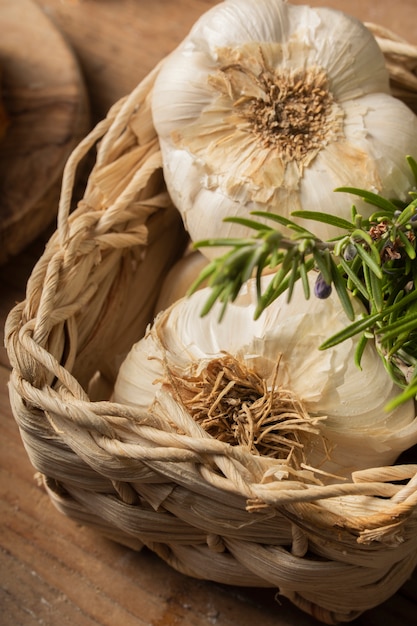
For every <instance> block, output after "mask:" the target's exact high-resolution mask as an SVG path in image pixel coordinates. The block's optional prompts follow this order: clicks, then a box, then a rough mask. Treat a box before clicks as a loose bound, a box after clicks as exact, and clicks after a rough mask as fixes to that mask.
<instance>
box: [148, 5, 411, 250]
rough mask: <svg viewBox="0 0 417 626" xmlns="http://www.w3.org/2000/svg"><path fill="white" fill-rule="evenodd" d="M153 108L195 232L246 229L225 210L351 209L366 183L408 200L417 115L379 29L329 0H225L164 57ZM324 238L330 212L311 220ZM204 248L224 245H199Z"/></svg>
mask: <svg viewBox="0 0 417 626" xmlns="http://www.w3.org/2000/svg"><path fill="white" fill-rule="evenodd" d="M152 114H153V120H154V124H155V128H156V130H157V133H158V135H159V139H160V145H161V149H162V154H163V166H164V175H165V179H166V182H167V186H168V190H169V193H170V195H171V197H172V199H173V201H174V203H175V205H176V206H177V208H178V209H179V211H180V212H181V214H182V216H183V220H184V223H185V227H186V229H187V230H188V232H189V233H190V235H191V238H192V239H193V240H194V241H197V240H201V239H209V238H216V237H220V236H221V237H227V236H230V237H244V236H247V234H248V231H247V230H246V229H245V228H244V227H243V226H241V225H236V224H229V223H224V222H223V220H224V218H226V217H235V216H243V217H248V215H249V213H250V212H251V211H253V210H260V211H269V212H276V213H279V214H281V215H284V216H285V217H289V216H290V215H291V213H292V212H293V211H295V210H297V211H299V210H303V209H308V210H318V211H321V212H329V213H333V214H336V215H339V216H341V217H345V218H346V219H350V217H351V204H352V203H355V204H356V206H357V208H358V210H359V212H361V213H362V214H363V215H364V216H365V217H369V215H370V213H372V208H371V207H370V206H369V205H366V204H365V203H363V202H362V201H361V200H359V199H358V198H357V197H355V198H353V196H349V195H347V194H341V193H334V189H335V188H337V187H340V186H351V187H357V188H358V187H359V188H363V189H366V190H368V191H372V192H374V193H379V194H381V195H384V196H388V197H391V196H393V197H396V198H399V199H402V200H404V199H405V197H406V194H407V193H408V191H409V190H410V188H412V185H413V178H412V173H411V172H410V169H409V167H408V165H407V162H406V159H405V157H406V155H411V156H414V157H417V118H416V116H415V115H414V113H412V111H411V110H410V109H409V108H408V107H407V106H406V105H405V104H403V103H402V102H401V101H400V100H398V99H396V98H394V97H393V96H391V95H390V89H389V75H388V72H387V70H386V67H385V60H384V57H383V54H382V52H381V50H380V48H379V46H378V44H377V43H376V41H375V39H374V37H373V35H372V34H371V33H370V32H369V31H368V30H367V29H366V27H365V26H364V25H363V24H362V23H360V22H359V21H357V20H355V19H354V18H351V17H349V16H347V15H345V14H343V13H341V12H339V11H336V10H332V9H319V8H310V7H306V6H299V5H297V6H294V5H291V4H288V3H286V2H283V1H282V0H226V1H225V2H222V3H220V4H218V5H216V6H215V7H213V8H212V9H211V10H209V11H208V12H207V13H206V14H204V15H202V17H201V18H200V19H199V20H198V21H197V22H196V24H195V25H194V27H193V28H192V30H191V32H190V33H189V35H188V36H187V37H186V38H185V40H184V41H183V42H182V43H181V44H180V46H179V47H178V48H177V49H176V50H174V52H173V53H172V54H171V55H170V56H169V57H168V58H167V59H166V60H165V61H164V63H163V65H162V67H161V70H160V72H159V75H158V77H157V80H156V83H155V86H154V89H153V94H152ZM306 225H307V227H308V228H310V229H312V230H313V231H314V233H315V234H316V235H317V236H318V237H320V238H322V239H329V238H330V237H332V236H334V235H336V234H337V231H336V230H335V228H334V227H330V226H328V225H327V224H322V223H316V222H315V223H314V224H312V222H311V221H309V222H308V223H306ZM203 253H204V254H207V256H209V257H210V258H212V257H213V256H218V250H216V249H213V248H205V249H204V250H203Z"/></svg>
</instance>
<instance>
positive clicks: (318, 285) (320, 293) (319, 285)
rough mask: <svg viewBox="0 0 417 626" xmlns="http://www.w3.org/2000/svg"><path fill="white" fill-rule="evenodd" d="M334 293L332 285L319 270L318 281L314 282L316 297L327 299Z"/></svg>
mask: <svg viewBox="0 0 417 626" xmlns="http://www.w3.org/2000/svg"><path fill="white" fill-rule="evenodd" d="M331 293H332V286H331V285H329V284H328V283H326V281H325V280H324V278H323V276H322V273H321V272H319V274H318V276H317V278H316V282H315V284H314V295H315V296H316V298H320V300H325V299H326V298H328V297H329V296H330V294H331Z"/></svg>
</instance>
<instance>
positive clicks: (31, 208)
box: [0, 0, 89, 263]
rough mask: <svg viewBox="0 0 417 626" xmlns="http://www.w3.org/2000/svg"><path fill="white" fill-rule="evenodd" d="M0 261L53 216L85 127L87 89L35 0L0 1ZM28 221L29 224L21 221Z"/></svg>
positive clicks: (20, 247)
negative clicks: (0, 108)
mask: <svg viewBox="0 0 417 626" xmlns="http://www.w3.org/2000/svg"><path fill="white" fill-rule="evenodd" d="M0 22H1V27H2V34H1V38H0V68H1V91H2V96H3V102H4V108H5V110H6V112H7V116H8V119H9V126H8V128H7V131H6V133H5V135H4V137H3V138H2V140H1V141H0V263H4V262H5V261H6V260H7V259H8V258H10V257H11V256H13V255H15V254H16V253H18V252H20V251H21V250H23V248H24V247H25V246H26V245H27V244H28V243H29V242H30V241H33V239H34V238H35V237H36V235H39V234H40V233H41V232H42V231H44V230H45V228H46V227H47V226H48V225H49V224H50V223H51V222H52V221H53V220H54V217H55V213H56V205H57V202H58V200H59V193H60V181H61V174H62V168H63V166H64V164H65V162H66V160H67V158H68V156H69V155H70V154H71V152H72V150H73V149H74V148H75V146H76V145H77V144H78V143H79V141H80V140H81V138H82V137H83V136H84V135H85V133H86V132H87V129H88V123H89V113H88V102H87V94H86V89H85V86H84V80H83V77H82V74H81V70H80V68H79V66H78V63H77V60H76V58H75V55H74V53H73V51H72V48H71V46H70V45H69V44H68V43H66V41H65V39H64V38H63V37H62V35H61V33H60V31H59V29H57V28H56V27H55V26H54V24H53V22H51V20H49V19H48V18H47V17H46V16H45V14H44V12H43V11H42V10H41V9H40V8H39V7H38V6H37V4H35V3H34V2H32V0H19V2H15V1H14V0H0ZM25 220H28V221H30V228H28V226H27V224H26V225H25V224H24V223H23V222H24V221H25Z"/></svg>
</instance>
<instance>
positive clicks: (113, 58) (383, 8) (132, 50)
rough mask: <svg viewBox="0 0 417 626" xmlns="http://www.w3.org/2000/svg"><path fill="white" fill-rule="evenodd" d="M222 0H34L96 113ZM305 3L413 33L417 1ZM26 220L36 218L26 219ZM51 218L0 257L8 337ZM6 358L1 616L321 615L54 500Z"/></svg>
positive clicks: (392, 621) (412, 594)
mask: <svg viewBox="0 0 417 626" xmlns="http://www.w3.org/2000/svg"><path fill="white" fill-rule="evenodd" d="M2 1H4V0H0V5H1V2H2ZM12 1H13V0H12ZM293 1H294V4H304V3H305V2H300V1H299V0H293ZM18 2H20V0H18ZM214 4H216V2H214V1H213V0H152V2H145V1H143V0H37V5H38V7H39V8H40V9H41V10H42V12H43V13H44V15H45V16H46V17H47V18H48V19H50V20H51V21H52V23H53V24H55V26H56V27H57V28H58V30H59V31H60V32H61V33H62V35H63V36H64V38H65V39H66V41H67V43H68V45H69V46H71V48H72V50H73V52H74V54H75V56H76V58H77V59H78V62H79V64H80V67H81V69H82V72H83V75H84V78H85V82H86V85H87V88H88V98H89V101H90V105H91V123H92V124H95V123H96V122H98V121H99V120H100V119H102V118H103V117H104V116H105V115H106V113H107V111H108V109H109V107H110V106H111V105H112V104H113V103H114V102H116V101H117V100H118V99H119V98H121V97H122V96H124V95H126V94H127V93H129V92H130V91H131V90H132V89H133V87H134V86H135V85H136V84H137V83H138V82H139V81H140V80H141V79H142V78H143V77H144V76H145V75H146V74H147V73H148V72H149V71H150V70H151V69H152V68H153V67H154V66H155V64H156V63H157V62H158V61H159V60H160V59H161V58H163V57H164V56H165V55H166V54H168V53H169V52H170V50H172V49H173V47H174V46H175V45H176V44H177V43H179V42H180V40H181V39H182V37H183V36H184V35H185V34H186V32H187V31H188V30H189V28H190V26H191V25H192V24H193V22H194V21H195V20H196V19H197V18H198V16H199V15H200V14H201V13H203V12H204V11H206V10H207V9H209V8H210V7H211V6H212V5H214ZM308 4H310V5H315V6H320V5H326V6H329V7H334V8H338V9H342V10H345V11H346V12H348V13H350V14H351V15H354V16H356V17H357V18H359V19H361V20H363V21H373V22H377V23H379V24H381V25H383V26H387V27H388V28H391V29H392V30H394V31H395V32H396V33H398V34H399V35H401V36H403V37H404V38H405V39H407V40H408V41H410V42H413V43H416V44H417V19H416V18H417V5H416V3H415V0H398V1H397V2H396V3H392V2H391V1H390V0H378V2H370V1H367V0H327V1H318V0H310V2H308ZM26 19H29V14H27V15H26ZM2 26H3V25H2V24H0V27H2ZM34 27H35V26H34ZM80 184H81V185H82V181H81V183H80ZM26 226H27V227H28V228H30V223H28V224H26ZM51 229H53V225H52V226H51V227H49V228H48V230H46V231H45V232H43V233H42V234H41V235H40V236H39V237H38V238H37V240H36V241H34V242H33V243H32V244H31V245H30V246H28V247H26V248H25V249H24V250H23V251H22V252H21V253H20V254H18V255H17V256H15V257H14V258H13V259H12V260H11V261H9V262H8V263H6V264H5V265H3V266H2V267H0V321H1V324H0V335H1V337H2V336H3V327H4V321H5V318H6V315H7V313H8V311H9V310H10V309H11V307H12V306H13V304H14V303H15V302H16V301H19V300H22V299H23V298H24V293H25V284H26V281H27V278H28V276H29V275H30V272H31V269H32V267H33V265H34V263H35V262H36V260H37V258H39V256H40V255H41V254H42V252H43V248H44V245H45V243H46V242H47V240H48V238H49V235H50V232H51ZM9 369H10V366H9V363H8V359H7V355H6V352H5V350H4V348H1V350H0V416H1V421H0V424H1V433H0V494H1V496H0V510H1V513H0V623H1V625H2V626H16V625H20V626H35V624H43V625H46V626H58V624H59V626H61V625H65V624H68V625H71V626H73V625H75V624H76V625H77V626H120V625H121V624H123V626H130V625H132V626H133V625H135V626H140V625H143V626H177V625H178V626H179V625H181V626H205V625H211V624H214V625H218V626H237V625H239V626H252V624H253V623H262V625H263V626H317V625H318V624H319V623H318V622H317V621H316V620H314V619H313V618H312V617H309V616H307V615H304V614H303V613H301V612H300V611H298V610H297V609H295V608H294V607H292V606H291V605H290V604H289V603H288V602H287V601H286V600H285V599H275V592H274V590H265V591H262V590H251V589H236V588H233V587H230V588H229V587H225V586H221V585H217V584H212V583H209V582H205V581H199V580H194V579H189V578H186V577H184V576H182V575H181V574H179V573H177V572H175V571H173V570H171V569H170V568H169V567H168V566H167V565H166V564H165V563H163V562H161V561H160V560H159V559H158V557H156V556H155V555H154V554H151V553H150V552H148V551H147V550H143V551H141V552H133V551H131V550H129V549H127V548H125V547H122V546H119V545H116V544H113V543H111V542H109V541H107V540H105V539H103V538H101V537H100V536H97V535H96V534H95V533H93V532H91V531H90V530H88V529H86V528H84V527H81V526H79V525H77V524H75V523H74V522H73V521H71V520H69V519H67V518H66V517H64V516H63V515H61V514H60V513H59V512H58V511H56V510H55V508H54V507H53V506H52V504H51V503H50V501H49V498H48V497H47V496H46V494H45V492H44V491H43V489H42V488H41V487H40V486H39V484H38V482H37V480H36V477H35V476H34V470H33V468H32V467H31V465H30V463H29V461H28V459H27V456H26V453H25V450H24V448H23V445H22V443H21V440H20V437H19V434H18V432H17V427H16V424H15V422H14V420H13V417H12V414H11V411H10V407H9V401H8V395H7V380H8V375H9ZM416 589H417V573H415V574H414V577H413V578H412V579H411V580H410V581H409V582H408V583H407V584H406V585H404V587H403V588H402V589H401V590H400V591H399V592H398V593H397V594H396V595H395V596H394V597H393V598H391V599H390V600H389V601H387V602H386V603H384V605H382V606H380V607H377V608H376V609H374V610H372V611H368V612H367V613H366V614H364V615H363V616H361V617H360V618H359V619H358V620H356V621H355V622H353V623H352V624H353V625H354V626H383V625H385V624H389V625H390V626H411V625H412V624H415V623H416V614H417V591H416ZM346 593H347V594H348V593H349V589H346Z"/></svg>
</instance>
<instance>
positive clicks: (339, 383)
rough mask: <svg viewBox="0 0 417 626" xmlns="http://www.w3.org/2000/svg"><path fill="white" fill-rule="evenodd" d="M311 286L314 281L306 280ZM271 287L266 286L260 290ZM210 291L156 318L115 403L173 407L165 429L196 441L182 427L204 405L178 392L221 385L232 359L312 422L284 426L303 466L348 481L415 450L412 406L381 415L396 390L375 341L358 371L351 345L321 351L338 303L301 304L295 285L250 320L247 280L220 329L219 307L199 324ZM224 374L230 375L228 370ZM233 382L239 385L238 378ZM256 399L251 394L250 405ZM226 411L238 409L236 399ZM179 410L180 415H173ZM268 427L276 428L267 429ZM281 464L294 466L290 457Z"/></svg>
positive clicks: (341, 317) (338, 319)
mask: <svg viewBox="0 0 417 626" xmlns="http://www.w3.org/2000/svg"><path fill="white" fill-rule="evenodd" d="M314 279H315V273H313V274H312V276H311V280H312V281H314ZM269 280H271V278H270V277H268V276H265V277H263V279H262V281H263V285H262V286H263V287H265V286H266V285H267V283H268V281H269ZM209 291H210V289H209V288H204V289H201V290H200V291H197V292H195V293H194V294H193V295H192V296H190V297H189V298H183V299H181V300H179V301H177V302H176V303H175V304H173V305H172V306H171V307H170V308H169V309H167V310H165V311H163V312H162V313H160V314H159V315H158V316H157V318H156V319H155V321H154V323H153V325H152V326H151V327H150V328H149V329H148V332H147V334H146V336H145V337H144V338H143V339H141V340H140V341H139V342H138V343H136V344H135V345H134V346H133V347H132V349H131V351H130V352H129V354H128V356H127V357H126V360H125V361H124V363H123V364H122V366H121V368H120V371H119V375H118V378H117V381H116V385H115V390H114V398H113V399H114V401H115V402H118V403H121V404H127V405H132V406H135V407H139V408H141V409H143V410H145V411H147V412H149V413H153V412H154V411H159V413H158V416H159V418H160V411H161V406H162V407H163V406H166V401H162V400H161V401H160V399H161V398H162V397H163V396H164V395H166V394H168V395H169V396H170V397H171V398H172V401H170V406H171V409H170V411H169V412H166V413H165V414H164V419H165V422H166V424H167V425H168V424H169V425H174V426H173V427H174V428H177V429H178V431H181V432H183V433H184V432H185V433H187V432H188V434H190V433H194V432H195V429H194V426H189V428H188V427H187V425H186V424H185V422H184V413H185V414H187V416H188V420H189V422H190V424H191V423H195V422H193V419H194V408H196V407H197V404H198V403H200V405H201V402H202V397H201V395H200V397H199V398H197V396H196V397H192V398H191V399H190V397H189V396H188V397H187V398H186V400H187V401H185V399H184V398H185V396H184V397H183V396H181V394H180V393H179V391H178V390H179V389H181V388H182V387H183V385H182V382H183V383H184V388H187V389H191V387H193V386H196V385H197V386H198V385H200V383H201V380H202V379H203V378H204V380H208V378H209V377H210V376H209V375H206V374H207V373H208V374H210V370H211V374H213V372H215V373H216V376H217V375H219V373H221V372H220V370H221V367H222V366H224V371H225V370H226V369H227V367H229V364H230V363H232V361H233V359H234V360H235V361H236V368H238V367H240V368H242V370H243V371H244V370H245V368H246V371H247V372H248V375H247V380H249V379H250V378H251V377H252V376H254V377H255V378H256V377H257V381H258V382H257V383H256V384H258V383H259V381H261V382H260V385H262V384H265V386H266V388H267V389H268V390H269V393H275V391H282V390H285V392H286V393H287V392H288V393H287V396H288V397H289V396H291V397H292V398H293V400H294V404H293V406H296V405H297V406H302V408H303V411H305V412H306V413H307V414H308V416H309V418H310V419H304V421H301V422H298V424H296V425H295V426H293V425H294V424H295V420H293V418H292V417H291V419H290V420H289V423H290V422H291V428H292V427H294V428H298V426H299V427H300V428H299V432H298V431H297V437H298V435H300V439H299V440H298V439H297V441H296V444H297V445H298V443H302V445H303V446H304V450H303V456H302V463H304V464H305V465H306V466H309V467H310V466H313V467H315V468H317V469H319V470H321V471H323V472H327V473H331V474H333V475H337V476H342V477H345V478H349V477H350V476H351V473H352V471H356V470H360V469H364V468H368V467H375V466H380V465H389V464H391V463H393V462H394V461H395V459H396V458H397V457H398V455H399V454H400V453H401V452H402V451H403V450H405V449H407V448H409V447H411V446H412V445H414V444H415V443H417V419H416V417H415V406H414V402H413V401H408V402H407V403H405V404H404V405H402V406H401V407H399V408H397V409H395V410H393V411H391V412H386V411H385V410H384V406H385V405H386V403H387V402H388V401H389V400H390V399H392V398H393V397H394V396H395V395H396V394H398V392H399V389H398V387H396V385H395V384H394V383H393V381H392V379H391V378H390V377H389V375H388V373H387V371H386V369H385V366H384V364H383V362H382V360H381V358H380V356H379V355H378V354H377V351H376V349H375V347H374V345H373V344H372V343H371V342H369V343H368V345H367V346H366V349H365V352H364V354H363V357H362V369H359V368H358V367H357V366H356V364H355V363H354V351H355V348H356V345H357V341H358V339H357V338H353V339H350V340H347V341H345V342H343V343H341V344H339V345H337V346H335V347H334V348H331V349H328V350H319V346H320V345H321V343H322V342H323V341H324V339H326V338H328V337H329V336H330V334H333V333H336V332H337V331H339V330H341V329H342V328H344V327H345V325H346V321H347V320H346V316H345V312H344V311H343V309H342V306H341V304H340V301H339V300H338V298H337V296H335V295H331V296H330V297H329V298H328V299H327V300H326V301H323V300H318V299H312V300H310V301H306V300H305V297H304V293H303V290H302V287H301V285H300V284H299V283H297V284H296V286H295V291H294V294H293V296H292V299H291V301H290V302H289V303H288V301H287V295H286V294H283V295H282V296H280V297H279V298H278V299H277V300H275V301H274V302H273V303H272V304H271V305H270V306H269V307H268V308H267V309H265V311H264V312H263V313H262V315H261V316H260V317H259V318H258V319H257V320H255V319H254V312H255V308H256V303H257V298H256V288H255V283H254V280H252V279H251V280H249V281H248V283H247V284H245V287H244V289H243V290H242V291H241V293H240V295H239V296H238V298H237V299H236V300H235V301H234V303H232V304H229V305H228V308H227V309H226V312H225V315H224V318H223V319H222V321H221V322H219V321H218V316H219V311H220V308H219V306H220V305H219V306H217V305H215V306H214V307H213V309H211V311H210V312H209V313H208V314H207V315H206V316H204V317H201V315H200V313H201V310H202V307H203V304H204V303H205V301H206V299H207V297H208V294H209ZM356 310H357V314H358V315H360V314H361V313H362V308H361V306H359V304H358V305H357V308H356ZM230 367H231V369H233V367H234V366H233V363H232V365H230ZM213 368H214V369H213ZM216 368H217V369H216ZM211 374H210V375H211ZM212 377H213V376H212ZM214 377H215V376H214ZM239 380H240V381H241V382H242V377H240V379H239ZM181 381H182V382H181ZM243 383H244V381H243ZM187 386H188V387H187ZM243 386H244V384H243ZM254 386H255V385H254ZM231 388H233V385H232V387H231ZM223 391H224V390H223ZM222 393H223V392H222ZM224 393H226V392H224ZM245 393H246V392H245ZM209 394H211V396H212V397H211V399H210V402H209V404H210V403H211V404H210V408H209V410H208V413H207V415H208V417H210V415H211V416H213V415H214V413H213V410H212V407H213V404H215V403H216V402H218V401H219V400H218V399H219V392H218V391H216V389H215V388H214V387H212V388H211V389H210V388H209ZM185 395H187V394H185ZM260 395H262V394H254V398H255V399H254V400H253V402H254V403H255V402H258V400H259V396H260ZM255 396H256V397H255ZM205 400H207V398H206V397H205ZM259 401H260V400H259ZM245 402H246V406H245V407H244V410H245V411H246V412H247V411H249V412H250V411H251V410H252V408H253V405H251V403H250V402H249V401H247V400H246V399H245ZM193 403H197V404H193ZM230 403H231V404H232V403H234V404H235V405H236V406H237V405H238V404H239V397H234V398H233V399H230ZM200 405H199V406H200ZM157 406H158V407H159V408H158V409H156V408H155V407H157ZM175 406H177V407H178V412H177V411H176V410H175V408H174V409H173V408H172V407H175ZM199 406H198V407H197V409H198V410H199ZM291 420H292V421H291ZM206 421H207V420H206ZM268 428H273V424H272V423H271V422H270V421H269V422H268ZM209 432H210V431H209ZM300 433H301V434H300ZM269 434H270V433H269ZM275 434H276V433H274V435H275ZM260 436H261V434H259V438H260ZM255 439H256V438H255ZM239 445H243V444H242V443H241V442H240V443H239ZM297 445H295V444H294V448H297ZM256 447H257V441H256V440H254V448H255V450H251V452H253V453H254V454H255V455H256V454H261V455H262V454H263V453H262V452H259V450H258V451H257V449H256ZM296 452H299V448H297V449H296ZM290 456H291V455H290ZM278 462H279V463H286V462H288V463H290V461H289V459H288V458H287V457H285V458H283V459H281V460H279V461H277V463H278ZM300 466H301V462H299V463H298V465H296V466H295V467H293V468H292V469H293V470H295V471H297V470H299V467H300Z"/></svg>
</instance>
